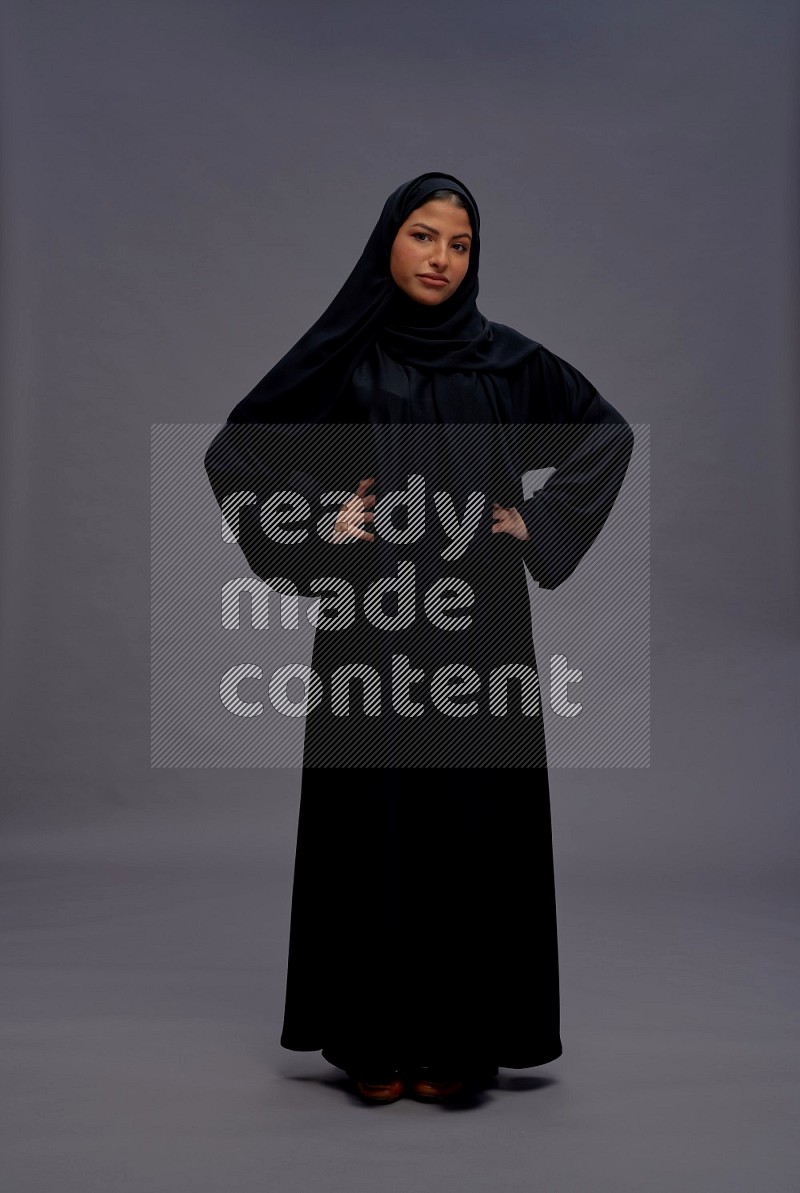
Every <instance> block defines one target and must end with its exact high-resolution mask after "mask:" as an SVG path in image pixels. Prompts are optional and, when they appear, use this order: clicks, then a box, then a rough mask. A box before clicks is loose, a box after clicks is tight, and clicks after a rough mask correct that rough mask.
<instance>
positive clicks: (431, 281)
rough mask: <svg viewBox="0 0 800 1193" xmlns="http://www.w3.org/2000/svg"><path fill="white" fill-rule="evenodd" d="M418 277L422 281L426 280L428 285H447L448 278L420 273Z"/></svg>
mask: <svg viewBox="0 0 800 1193" xmlns="http://www.w3.org/2000/svg"><path fill="white" fill-rule="evenodd" d="M417 277H418V278H419V280H420V281H421V282H425V284H426V285H427V286H446V285H447V278H437V277H433V276H432V275H430V274H426V273H418V274H417Z"/></svg>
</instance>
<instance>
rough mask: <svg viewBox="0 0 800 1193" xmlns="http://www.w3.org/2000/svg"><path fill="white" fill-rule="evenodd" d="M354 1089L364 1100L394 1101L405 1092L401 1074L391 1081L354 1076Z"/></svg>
mask: <svg viewBox="0 0 800 1193" xmlns="http://www.w3.org/2000/svg"><path fill="white" fill-rule="evenodd" d="M354 1080H355V1083H356V1089H357V1090H358V1092H359V1094H360V1095H361V1097H362V1098H363V1099H364V1100H365V1101H366V1102H396V1101H397V1099H398V1098H402V1096H403V1094H404V1093H405V1082H404V1081H403V1078H402V1077H401V1076H399V1075H398V1076H397V1077H394V1078H393V1079H392V1080H391V1081H366V1080H364V1079H363V1078H358V1077H356V1078H354Z"/></svg>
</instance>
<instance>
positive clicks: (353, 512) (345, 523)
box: [331, 476, 375, 543]
mask: <svg viewBox="0 0 800 1193" xmlns="http://www.w3.org/2000/svg"><path fill="white" fill-rule="evenodd" d="M374 484H375V477H374V476H367V477H364V478H363V479H362V480H360V481H359V482H358V488H357V489H356V491H355V493H354V494H353V496H352V497H350V498H348V500H347V501H346V502H345V503H344V505H343V506H342V508H341V509H340V510H339V513H338V514H337V515H336V522H335V524H334V528H333V537H332V540H331V541H332V542H334V543H349V542H351V541H353V540H354V539H363V540H364V542H367V543H373V542H374V541H375V535H374V533H373V532H372V531H370V530H365V529H364V527H363V525H362V523H363V522H374V521H375V514H374V513H373V512H372V507H373V506H374V505H375V494H374V493H370V494H369V495H368V496H366V493H367V489H369V488H370V486H371V485H374ZM368 507H369V508H368Z"/></svg>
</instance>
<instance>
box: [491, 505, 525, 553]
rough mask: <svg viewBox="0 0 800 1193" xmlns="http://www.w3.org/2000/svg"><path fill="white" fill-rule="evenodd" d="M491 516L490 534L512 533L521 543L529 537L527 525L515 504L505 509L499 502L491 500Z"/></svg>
mask: <svg viewBox="0 0 800 1193" xmlns="http://www.w3.org/2000/svg"><path fill="white" fill-rule="evenodd" d="M492 518H493V520H494V524H493V526H492V534H513V536H514V538H515V539H521V540H522V542H523V543H524V542H525V541H526V540H527V539H529V538H530V537H531V536H530V535H529V534H528V527H527V526H526V525H525V523H524V521H523V520H522V515H521V514H520V512H519V511H518V509H517V507H516V506H515V505H512V506H511V508H510V509H506V508H505V507H504V506H502V505H500V504H499V502H497V501H493V502H492Z"/></svg>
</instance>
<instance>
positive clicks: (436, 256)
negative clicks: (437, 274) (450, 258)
mask: <svg viewBox="0 0 800 1193" xmlns="http://www.w3.org/2000/svg"><path fill="white" fill-rule="evenodd" d="M446 262H447V253H446V252H445V250H444V248H443V247H442V246H441V245H434V246H433V248H432V249H431V255H430V263H431V265H435V266H436V267H437V268H438V269H444V266H445V264H446Z"/></svg>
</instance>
